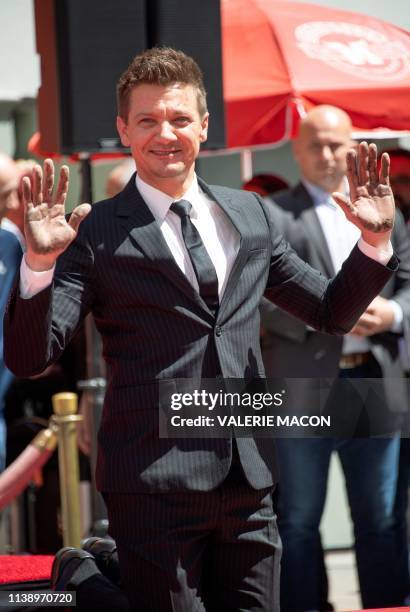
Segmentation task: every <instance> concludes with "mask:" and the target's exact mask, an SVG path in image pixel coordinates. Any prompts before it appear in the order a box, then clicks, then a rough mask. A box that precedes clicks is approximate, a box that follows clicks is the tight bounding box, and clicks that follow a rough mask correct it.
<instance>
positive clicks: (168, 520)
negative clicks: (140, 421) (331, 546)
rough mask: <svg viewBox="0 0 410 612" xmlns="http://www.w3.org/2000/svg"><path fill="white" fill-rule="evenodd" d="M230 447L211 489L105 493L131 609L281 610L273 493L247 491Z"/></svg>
mask: <svg viewBox="0 0 410 612" xmlns="http://www.w3.org/2000/svg"><path fill="white" fill-rule="evenodd" d="M233 446H234V460H233V463H232V466H231V469H230V472H229V474H228V476H227V478H226V479H225V481H224V482H223V483H222V484H221V485H220V486H219V487H218V488H216V489H214V490H213V491H209V492H180V493H158V494H157V493H153V494H117V493H105V494H104V498H105V500H106V503H107V508H108V516H109V523H110V534H111V535H112V537H113V538H114V539H115V541H116V543H117V547H118V556H119V562H120V569H121V580H122V585H123V588H124V590H125V592H126V593H127V596H128V599H129V601H130V604H131V609H132V610H135V611H137V610H138V612H148V611H150V612H168V611H173V612H194V611H198V612H199V611H201V612H204V611H205V610H206V611H207V612H221V611H222V610H223V611H224V612H230V611H232V612H234V611H235V612H239V611H243V612H253V611H255V612H256V611H263V612H279V565H280V556H281V542H280V538H279V534H278V529H277V525H276V516H275V514H274V511H273V505H272V493H273V488H272V487H269V488H266V489H262V490H254V489H252V488H251V487H250V486H249V485H248V483H247V482H246V480H245V475H244V474H243V471H242V468H241V466H240V463H239V456H238V451H237V448H236V444H235V443H234V445H233Z"/></svg>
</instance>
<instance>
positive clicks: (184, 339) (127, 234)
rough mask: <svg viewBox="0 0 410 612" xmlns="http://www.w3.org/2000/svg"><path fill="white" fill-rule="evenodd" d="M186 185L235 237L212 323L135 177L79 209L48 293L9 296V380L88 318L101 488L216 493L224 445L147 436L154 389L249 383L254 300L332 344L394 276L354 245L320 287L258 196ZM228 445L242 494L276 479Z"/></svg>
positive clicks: (255, 359) (40, 361)
mask: <svg viewBox="0 0 410 612" xmlns="http://www.w3.org/2000/svg"><path fill="white" fill-rule="evenodd" d="M200 184H201V187H202V189H204V190H205V191H206V192H207V193H208V194H209V195H210V197H211V198H213V199H214V200H215V201H217V202H218V204H219V205H220V206H221V207H222V208H223V210H224V211H225V212H226V214H227V215H228V217H229V218H230V219H231V221H232V223H233V224H234V226H235V227H236V229H237V230H238V232H239V234H240V236H241V242H240V249H239V252H238V255H237V258H236V261H235V263H234V266H233V269H232V272H231V274H230V277H229V280H228V283H227V286H226V290H225V293H224V295H223V298H222V300H221V304H220V308H219V312H218V314H217V318H216V320H215V318H214V317H213V315H212V314H211V312H210V311H209V310H208V308H207V306H206V305H205V303H204V302H203V300H202V299H201V297H200V296H199V295H198V293H197V292H196V291H195V290H194V289H193V287H192V286H191V285H190V284H189V282H188V280H187V279H186V277H185V276H184V274H183V273H182V272H181V270H180V269H179V267H178V266H177V264H176V263H175V261H174V259H173V257H172V254H171V252H170V251H169V249H168V247H167V244H166V243H165V240H164V238H163V236H162V234H161V231H160V229H159V227H158V225H157V223H156V221H155V220H154V218H153V217H152V214H151V213H150V211H149V209H148V207H147V206H146V204H145V202H144V201H143V200H142V198H141V196H140V195H139V193H138V191H137V190H136V187H135V177H132V179H131V180H130V182H129V184H128V185H127V187H126V188H125V189H124V191H123V192H121V193H120V194H119V195H118V196H116V197H114V198H112V199H110V200H105V201H103V202H100V203H97V204H95V205H94V206H93V210H92V212H91V214H90V215H89V217H87V219H86V220H85V221H84V222H83V223H82V225H81V228H80V232H79V235H78V237H77V239H76V240H75V242H74V243H73V244H72V245H71V246H70V247H69V249H68V250H67V251H66V252H65V253H64V254H63V255H62V256H60V258H59V260H58V264H57V269H56V273H55V277H54V282H53V284H52V286H50V287H49V288H47V289H45V290H43V291H42V292H40V293H39V294H38V295H36V296H35V297H33V298H31V299H30V300H22V299H21V298H20V297H19V296H18V290H17V287H16V288H15V290H14V293H13V294H12V297H11V300H10V304H9V308H8V312H7V316H6V322H5V334H6V351H5V357H6V361H7V364H8V365H9V367H10V369H11V370H13V371H14V372H15V374H17V375H19V376H28V375H33V374H35V373H38V372H41V371H42V370H43V369H44V368H45V367H46V366H47V364H49V363H50V362H51V361H54V360H55V359H57V357H58V356H59V354H60V353H61V351H62V350H63V348H64V346H65V345H66V344H67V342H68V341H69V340H70V338H71V337H72V335H73V333H74V332H75V330H76V329H77V328H78V326H79V324H80V323H81V320H82V319H83V317H84V316H85V315H86V314H87V313H88V312H89V311H92V313H93V316H94V318H95V321H96V325H97V327H98V329H99V331H100V332H101V334H102V338H103V351H104V358H105V360H106V362H107V369H108V381H107V382H108V386H107V392H106V398H105V406H104V412H103V418H102V424H101V428H100V432H99V445H100V449H99V462H98V469H97V480H98V484H99V488H100V489H101V490H103V491H118V492H152V491H178V490H202V491H206V490H211V489H213V488H215V487H216V486H218V485H219V484H220V483H221V482H222V481H223V480H224V478H225V477H226V475H227V473H228V470H229V466H230V462H231V456H232V441H231V440H230V439H196V440H175V439H174V440H172V439H170V440H168V439H159V438H158V429H157V410H156V406H157V404H158V380H159V379H163V378H178V377H181V378H184V377H185V378H186V377H198V376H205V377H206V376H210V375H211V376H213V375H215V374H216V373H218V371H220V373H221V374H222V375H223V376H224V377H233V378H246V379H252V378H254V377H262V376H263V375H264V369H263V365H262V359H261V352H260V346H259V310H258V306H259V302H260V300H261V297H262V295H263V294H264V292H265V291H266V293H265V294H266V295H267V297H268V298H269V299H271V300H273V301H274V302H275V303H277V304H278V305H279V306H281V307H283V308H285V309H287V310H288V311H290V312H291V313H292V314H293V315H294V316H297V317H302V318H303V319H304V320H305V321H306V323H308V324H309V325H311V326H313V327H317V328H319V329H322V330H326V331H328V332H330V333H336V334H341V333H344V332H345V331H347V330H349V329H350V328H351V327H352V325H353V323H354V322H355V320H356V319H357V317H358V316H359V313H360V312H361V311H362V310H363V309H364V308H365V307H366V305H367V304H368V303H369V302H370V300H371V299H372V298H373V296H375V295H377V294H378V293H379V292H380V290H381V288H382V286H383V285H384V284H385V282H386V281H387V280H388V279H389V277H390V275H391V273H392V270H393V269H395V268H396V267H397V259H396V258H394V257H393V258H392V260H391V262H389V266H388V267H384V266H381V265H380V264H378V263H376V262H374V261H372V260H370V259H369V258H367V257H365V256H364V255H363V254H362V253H361V252H360V251H359V250H358V249H355V250H354V251H353V253H352V255H351V257H350V259H349V262H348V264H347V266H346V267H345V270H344V273H343V274H340V275H338V276H337V277H335V279H333V280H332V281H331V282H329V281H328V280H327V279H325V278H324V277H323V276H321V275H320V274H319V273H318V272H316V271H315V270H313V269H312V268H310V267H309V266H308V265H307V264H305V263H304V262H303V261H301V260H300V259H299V258H298V256H297V255H296V254H295V253H294V252H293V251H292V250H291V249H290V247H289V246H288V245H287V244H286V243H285V242H284V241H283V240H282V239H281V237H280V236H279V235H278V234H277V232H276V230H275V228H274V227H273V225H272V223H271V221H270V219H269V216H268V213H267V210H266V206H265V204H264V203H263V202H262V200H261V199H260V198H259V197H258V196H256V195H255V194H251V193H248V192H244V191H237V190H232V189H228V188H223V187H208V186H207V185H206V184H205V183H203V182H201V183H200ZM364 280H365V281H366V282H363V281H364ZM352 285H353V286H355V287H356V288H357V290H356V291H355V292H354V295H352V293H351V291H350V288H351V287H352ZM218 330H219V331H218ZM216 356H217V359H216ZM237 445H238V451H239V455H240V459H241V462H242V465H243V468H244V471H245V474H246V477H247V479H248V481H249V482H250V484H251V485H252V486H253V487H254V488H256V489H259V488H263V487H268V486H270V485H271V484H272V483H273V482H275V481H276V477H277V474H276V459H275V452H274V444H273V442H272V440H267V439H260V440H254V439H251V438H242V439H238V440H237Z"/></svg>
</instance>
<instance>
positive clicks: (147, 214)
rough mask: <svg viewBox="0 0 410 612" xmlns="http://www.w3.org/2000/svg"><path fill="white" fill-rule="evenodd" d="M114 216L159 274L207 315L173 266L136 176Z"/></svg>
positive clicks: (200, 300)
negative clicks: (136, 182) (136, 184)
mask: <svg viewBox="0 0 410 612" xmlns="http://www.w3.org/2000/svg"><path fill="white" fill-rule="evenodd" d="M117 216H118V217H119V220H120V223H121V225H122V226H123V227H124V228H125V229H126V230H127V233H128V234H129V236H130V238H131V240H132V241H134V242H135V243H136V244H137V245H138V247H139V248H140V249H141V250H142V251H143V253H144V254H145V255H146V257H147V258H148V259H150V260H151V261H152V262H154V263H155V265H157V266H158V268H159V270H160V271H161V273H162V274H163V275H164V276H165V277H166V278H167V279H168V280H170V281H171V282H172V283H173V284H174V285H176V286H177V287H178V288H179V289H180V290H181V291H182V292H183V293H184V294H185V295H186V296H187V297H188V298H189V299H191V300H192V301H194V302H195V303H197V304H198V305H199V306H201V308H203V309H205V310H206V311H207V312H209V313H210V311H209V309H208V307H207V305H206V304H205V302H204V301H203V299H202V298H201V296H200V295H199V293H198V292H197V291H196V290H195V289H194V287H193V286H192V285H191V283H190V282H189V281H188V279H187V278H186V276H185V274H184V273H183V272H182V270H181V269H180V267H179V266H178V264H177V263H176V261H175V259H174V257H173V255H172V253H171V251H170V249H169V247H168V245H167V243H166V240H165V238H164V236H163V235H162V232H161V230H160V228H159V225H158V223H157V221H156V220H155V218H154V216H153V215H152V213H151V211H150V209H149V208H148V206H147V205H146V203H145V202H144V200H143V198H142V197H141V195H140V193H139V191H138V189H137V188H136V186H135V174H134V175H133V176H132V177H131V179H130V181H129V183H128V185H127V186H126V187H125V189H124V191H123V192H122V193H121V194H120V199H119V201H118V208H117Z"/></svg>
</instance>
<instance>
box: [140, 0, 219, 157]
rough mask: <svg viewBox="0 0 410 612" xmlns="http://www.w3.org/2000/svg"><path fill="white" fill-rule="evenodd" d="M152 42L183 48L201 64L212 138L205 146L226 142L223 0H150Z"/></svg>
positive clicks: (149, 41)
mask: <svg viewBox="0 0 410 612" xmlns="http://www.w3.org/2000/svg"><path fill="white" fill-rule="evenodd" d="M147 37H148V44H149V46H150V47H151V46H154V45H159V46H167V47H174V48H176V49H181V51H184V52H185V53H187V54H188V55H190V56H191V57H193V58H194V59H195V60H196V62H197V63H198V65H199V66H200V68H201V70H202V72H203V75H204V82H205V89H206V91H207V100H208V110H209V114H210V118H209V131H208V140H207V142H206V143H204V145H202V148H203V149H204V148H207V149H220V148H223V147H224V146H225V115H224V101H223V90H222V84H223V81H222V49H221V47H222V34H221V11H220V0H206V1H205V0H147Z"/></svg>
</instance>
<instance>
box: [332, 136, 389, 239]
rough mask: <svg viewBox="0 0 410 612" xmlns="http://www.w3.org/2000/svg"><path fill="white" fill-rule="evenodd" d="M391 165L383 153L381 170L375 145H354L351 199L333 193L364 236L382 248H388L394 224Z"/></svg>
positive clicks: (350, 167) (349, 167) (349, 175)
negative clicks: (390, 181) (355, 148)
mask: <svg viewBox="0 0 410 612" xmlns="http://www.w3.org/2000/svg"><path fill="white" fill-rule="evenodd" d="M389 168H390V159H389V156H388V154H387V153H383V155H382V158H381V164H380V172H378V170H377V147H376V145H375V144H374V143H371V144H370V145H368V144H367V142H361V143H360V145H359V151H358V153H356V151H355V150H354V149H350V150H349V151H348V153H347V179H348V181H349V189H350V200H349V198H347V197H346V196H344V195H343V194H341V193H333V194H332V197H333V199H334V200H335V202H337V204H338V205H339V206H340V207H341V208H342V210H343V212H344V213H345V215H346V217H347V219H348V220H349V221H351V223H353V224H354V225H356V226H357V227H358V228H359V229H360V231H361V232H362V238H363V240H364V241H365V242H367V243H368V244H370V245H372V246H374V247H376V248H379V249H383V250H387V249H388V245H389V241H390V236H391V231H392V229H393V224H394V210H395V206H394V198H393V193H392V190H391V189H390V184H389Z"/></svg>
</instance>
